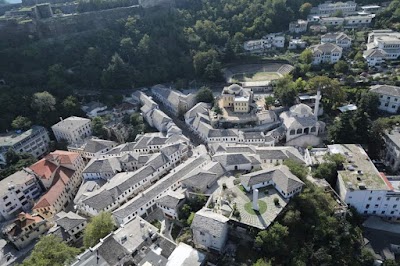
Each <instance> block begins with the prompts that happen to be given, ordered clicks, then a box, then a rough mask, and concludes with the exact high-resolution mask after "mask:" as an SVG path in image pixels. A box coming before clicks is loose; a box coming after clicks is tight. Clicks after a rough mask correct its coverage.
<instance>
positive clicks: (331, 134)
mask: <svg viewBox="0 0 400 266" xmlns="http://www.w3.org/2000/svg"><path fill="white" fill-rule="evenodd" d="M352 118H353V115H352V113H351V111H348V112H344V113H342V114H340V115H339V117H338V118H337V119H336V120H335V121H334V122H333V125H331V126H330V127H328V139H329V140H330V141H331V142H333V143H354V137H355V136H354V126H353V123H352Z"/></svg>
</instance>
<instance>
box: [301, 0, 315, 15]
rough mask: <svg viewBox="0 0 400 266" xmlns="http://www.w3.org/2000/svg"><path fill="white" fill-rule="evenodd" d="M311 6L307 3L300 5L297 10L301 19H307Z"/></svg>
mask: <svg viewBox="0 0 400 266" xmlns="http://www.w3.org/2000/svg"><path fill="white" fill-rule="evenodd" d="M311 8H312V5H311V4H310V3H308V2H306V3H304V4H302V5H301V6H300V8H299V12H300V15H301V17H302V18H307V16H308V14H310V11H311Z"/></svg>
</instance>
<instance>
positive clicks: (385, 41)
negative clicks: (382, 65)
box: [364, 30, 400, 66]
mask: <svg viewBox="0 0 400 266" xmlns="http://www.w3.org/2000/svg"><path fill="white" fill-rule="evenodd" d="M374 50H376V51H378V52H379V54H375V53H373V52H372V51H374ZM373 56H375V57H377V56H378V59H375V60H373V59H372V57H373ZM399 56H400V33H399V32H395V31H393V30H373V31H372V32H370V33H369V34H368V40H367V50H366V51H365V52H364V58H365V59H366V60H367V62H368V64H369V65H370V66H373V65H376V64H377V63H379V62H381V61H382V59H383V57H384V58H385V59H386V60H396V59H397V58H398V57H399Z"/></svg>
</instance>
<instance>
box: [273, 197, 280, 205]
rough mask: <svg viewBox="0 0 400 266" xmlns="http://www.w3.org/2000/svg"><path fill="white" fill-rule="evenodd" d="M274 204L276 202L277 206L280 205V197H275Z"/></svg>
mask: <svg viewBox="0 0 400 266" xmlns="http://www.w3.org/2000/svg"><path fill="white" fill-rule="evenodd" d="M274 204H275V205H276V206H278V205H279V199H278V198H274Z"/></svg>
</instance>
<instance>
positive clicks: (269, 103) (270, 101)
mask: <svg viewBox="0 0 400 266" xmlns="http://www.w3.org/2000/svg"><path fill="white" fill-rule="evenodd" d="M264 101H265V109H269V108H270V107H271V106H272V105H273V104H274V103H275V98H274V97H272V96H267V97H265V99H264Z"/></svg>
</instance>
